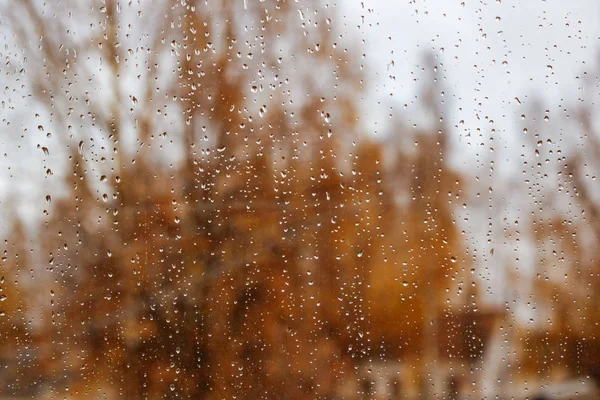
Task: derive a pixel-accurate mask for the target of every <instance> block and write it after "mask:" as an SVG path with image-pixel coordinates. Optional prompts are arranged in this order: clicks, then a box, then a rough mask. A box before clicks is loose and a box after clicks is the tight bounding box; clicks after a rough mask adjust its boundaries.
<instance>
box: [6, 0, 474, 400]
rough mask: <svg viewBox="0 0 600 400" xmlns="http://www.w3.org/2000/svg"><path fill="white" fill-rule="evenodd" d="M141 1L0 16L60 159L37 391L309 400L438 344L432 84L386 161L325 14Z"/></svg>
mask: <svg viewBox="0 0 600 400" xmlns="http://www.w3.org/2000/svg"><path fill="white" fill-rule="evenodd" d="M149 4H150V3H147V4H146V3H144V4H140V3H135V4H134V3H133V2H130V3H122V2H118V1H116V0H106V1H102V2H100V1H98V2H93V7H88V6H86V5H83V4H81V3H80V2H75V1H72V2H67V3H64V2H63V3H62V4H61V5H60V6H59V5H58V4H51V3H49V2H47V3H42V2H37V1H35V0H23V1H22V2H19V3H18V4H16V5H15V6H14V7H13V8H11V9H10V10H8V11H9V12H12V13H13V14H12V15H13V17H14V18H13V21H12V24H13V27H14V30H15V32H16V33H17V34H18V38H19V40H21V44H22V46H23V48H24V51H25V53H26V54H27V58H28V59H27V61H26V62H27V64H28V65H31V66H43V68H29V67H28V69H27V74H28V75H27V77H28V79H29V81H28V84H29V85H30V87H31V88H32V94H33V95H34V96H35V97H36V99H37V100H38V101H40V102H41V104H43V105H45V106H46V107H45V109H44V112H46V113H48V114H49V116H50V117H49V118H50V119H51V121H52V122H51V124H52V127H53V130H54V131H55V132H57V134H56V135H55V136H57V138H56V141H57V142H59V143H54V146H55V148H56V151H57V153H59V154H63V155H64V158H65V159H67V160H68V165H67V167H66V170H67V172H68V173H67V174H66V177H65V180H64V182H63V183H62V185H63V186H64V187H65V192H66V194H65V195H64V196H63V197H62V198H61V199H57V200H55V201H54V202H53V207H52V209H51V211H50V215H49V217H47V218H45V220H44V221H43V226H42V229H43V232H44V234H43V235H41V247H42V254H43V256H44V257H48V259H49V260H52V261H51V262H50V265H51V267H50V268H48V271H49V273H48V274H46V275H44V276H45V278H44V279H40V280H39V282H38V284H39V290H40V291H44V290H47V287H48V286H49V285H50V286H52V288H53V289H52V290H53V293H54V296H53V298H54V302H55V304H54V306H53V310H52V318H51V320H50V321H48V323H47V324H45V325H44V326H42V327H41V328H39V330H38V337H37V340H38V341H39V346H40V347H41V348H43V349H45V351H46V352H49V353H50V354H51V356H49V357H47V360H48V362H47V363H45V364H44V368H43V371H42V372H41V373H42V374H43V375H44V376H46V377H47V378H48V380H49V382H50V391H51V393H52V395H54V396H59V395H60V396H67V395H68V394H69V393H70V394H71V395H72V396H73V397H76V398H83V397H85V398H89V397H107V398H111V397H115V396H121V397H125V398H128V399H143V398H151V399H154V398H176V397H185V398H206V399H213V398H214V399H220V398H235V397H238V398H240V397H241V398H277V397H282V396H283V397H285V398H288V399H303V398H307V397H310V398H324V399H325V398H333V397H334V396H335V395H336V393H337V391H338V390H339V386H340V385H341V383H343V382H345V381H348V380H352V379H354V377H355V374H356V369H355V366H356V365H357V364H358V363H359V362H361V361H363V360H367V359H369V358H370V357H372V356H373V355H376V354H378V352H379V351H380V348H381V344H382V343H389V344H390V345H391V346H392V347H391V348H393V350H392V351H390V352H389V355H393V356H401V355H404V354H405V352H406V351H408V352H413V353H417V354H420V355H422V354H423V353H424V352H426V351H427V349H434V348H435V344H434V346H433V347H431V346H430V345H431V343H430V342H424V341H423V340H422V338H423V337H424V336H429V337H433V340H436V335H439V333H438V332H436V331H433V332H431V331H427V327H428V326H431V325H432V321H434V322H435V321H436V318H437V316H438V315H439V314H440V311H439V309H440V308H441V307H442V302H443V301H444V300H445V299H443V298H442V296H441V293H442V292H443V289H444V288H445V287H447V282H448V281H449V280H450V279H455V280H460V278H459V274H460V271H461V270H464V266H461V267H457V265H458V264H460V263H457V264H455V262H456V261H457V258H456V257H457V254H459V253H460V252H461V244H460V242H459V240H458V239H457V230H456V229H457V228H456V227H455V224H454V221H453V217H452V208H453V203H452V201H448V200H447V199H446V198H447V197H448V194H453V195H456V194H457V193H458V192H459V191H460V185H459V184H458V178H457V177H456V176H455V174H454V173H452V172H451V168H450V166H449V165H448V163H447V161H446V154H447V153H448V143H447V134H448V133H447V128H446V127H445V126H444V124H443V123H441V122H439V123H438V122H437V121H439V120H441V118H442V114H443V113H442V112H441V108H440V107H441V106H440V104H439V102H440V99H439V96H440V93H435V94H434V93H433V92H435V91H439V88H438V87H437V86H434V87H433V88H432V89H431V91H433V92H432V93H429V92H427V95H426V97H427V96H429V97H427V99H426V103H427V104H428V105H429V107H430V108H431V111H432V114H433V115H434V117H433V119H434V120H435V121H436V123H435V124H434V129H433V130H432V131H431V132H429V131H422V132H419V133H418V134H416V135H415V138H416V140H417V141H418V142H419V146H418V147H417V148H416V149H415V150H414V151H409V152H404V151H403V149H395V150H394V151H393V152H394V154H392V155H391V156H389V155H387V154H386V151H385V150H386V149H385V146H384V144H382V143H380V142H377V141H374V140H369V139H368V138H367V137H366V135H365V134H364V133H363V132H361V129H362V128H361V125H360V118H359V117H360V115H359V109H360V107H362V105H361V104H360V95H361V93H362V91H363V90H364V82H363V75H362V68H363V66H362V65H361V64H360V62H359V61H358V60H359V59H360V58H359V57H356V56H355V55H354V54H353V52H352V51H348V50H347V49H346V48H345V45H344V43H346V42H347V41H348V40H347V39H346V38H345V37H343V35H341V34H340V33H339V32H336V31H335V29H334V26H335V24H334V23H332V22H331V21H332V20H334V19H335V15H334V13H333V11H332V10H331V9H330V8H329V7H328V6H326V5H322V4H321V3H319V2H317V1H305V2H303V3H302V4H294V3H291V2H280V1H275V0H273V1H270V0H269V1H264V2H260V3H250V2H248V4H247V7H246V6H245V4H244V2H238V1H235V2H234V1H232V0H226V1H221V2H215V3H210V4H209V3H207V2H200V1H185V0H182V1H171V0H164V1H159V2H153V3H152V6H150V5H149ZM65 7H67V9H68V10H69V12H68V13H67V15H63V14H62V13H60V10H62V9H65ZM17 15H19V18H17ZM39 38H42V40H41V41H40V40H39ZM429 68H432V69H433V68H434V66H433V65H430V66H429ZM431 79H432V80H435V79H436V78H435V77H431ZM40 118H41V117H40ZM401 134H405V132H392V135H401ZM394 175H397V176H398V175H399V176H403V177H405V176H408V178H406V179H405V181H404V184H400V180H396V179H394ZM388 178H389V182H390V183H389V184H388V183H386V179H388ZM53 183H56V182H53ZM399 192H404V193H410V198H411V200H410V201H409V203H408V204H407V205H402V204H401V203H400V201H399V199H398V197H399V195H398V193H399ZM49 282H51V283H49ZM404 282H407V283H408V284H406V283H404ZM382 295H385V296H384V298H381V297H382ZM409 343H415V344H416V346H412V345H411V344H409ZM397 349H400V350H397ZM423 360H424V361H425V362H427V363H429V364H430V365H429V367H431V366H432V364H433V362H434V361H435V360H434V359H432V358H431V357H429V358H427V357H425V358H424V359H423ZM282 394H284V395H282Z"/></svg>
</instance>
